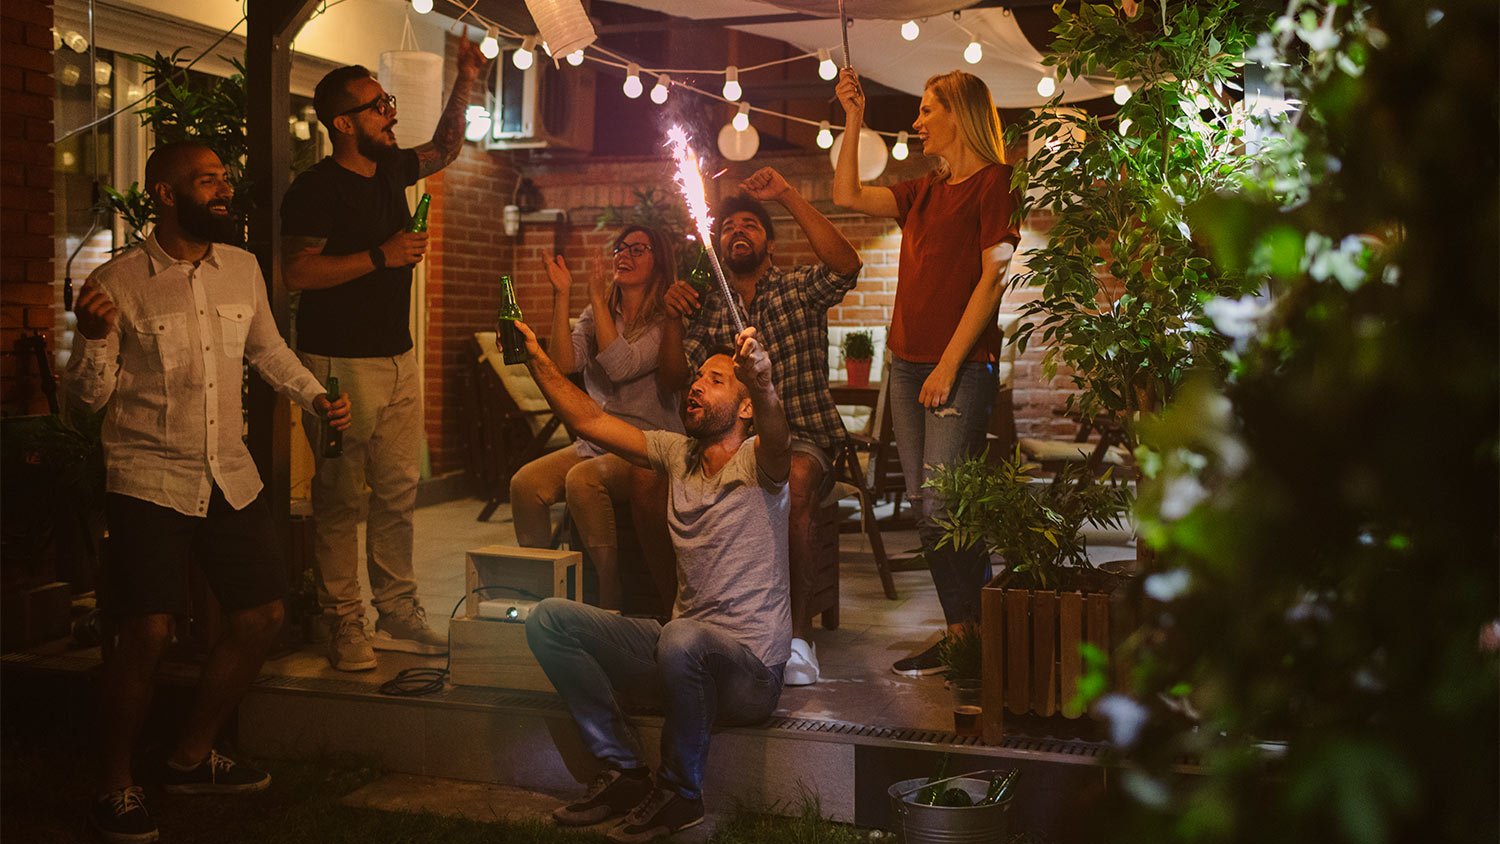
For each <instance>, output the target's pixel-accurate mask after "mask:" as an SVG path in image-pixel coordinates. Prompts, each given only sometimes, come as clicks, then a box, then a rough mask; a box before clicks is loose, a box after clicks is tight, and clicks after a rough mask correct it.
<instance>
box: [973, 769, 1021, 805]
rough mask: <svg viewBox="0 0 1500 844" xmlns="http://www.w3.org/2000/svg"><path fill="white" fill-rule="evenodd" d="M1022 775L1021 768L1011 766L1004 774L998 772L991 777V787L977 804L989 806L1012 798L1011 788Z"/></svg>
mask: <svg viewBox="0 0 1500 844" xmlns="http://www.w3.org/2000/svg"><path fill="white" fill-rule="evenodd" d="M1020 776H1021V770H1020V769H1019V768H1011V769H1010V770H1009V771H1007V772H1005V773H1003V774H996V775H995V776H993V777H991V778H990V787H989V789H988V790H987V791H985V793H984V799H983V800H981V801H979V802H978V803H976V804H975V805H977V806H987V805H989V804H991V803H1000V802H1003V801H1005V800H1007V799H1009V798H1010V792H1011V789H1012V788H1014V787H1015V785H1016V780H1017V779H1019V778H1020Z"/></svg>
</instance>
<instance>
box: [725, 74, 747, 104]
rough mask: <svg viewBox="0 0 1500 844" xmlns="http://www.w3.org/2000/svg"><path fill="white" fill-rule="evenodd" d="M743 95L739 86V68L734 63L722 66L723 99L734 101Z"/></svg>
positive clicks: (742, 90) (743, 90)
mask: <svg viewBox="0 0 1500 844" xmlns="http://www.w3.org/2000/svg"><path fill="white" fill-rule="evenodd" d="M744 95H745V89H743V88H741V87H740V69H739V68H737V67H735V66H734V65H730V66H729V67H726V68H724V99H726V100H728V101H730V102H735V101H737V100H739V98H740V97H743V96H744Z"/></svg>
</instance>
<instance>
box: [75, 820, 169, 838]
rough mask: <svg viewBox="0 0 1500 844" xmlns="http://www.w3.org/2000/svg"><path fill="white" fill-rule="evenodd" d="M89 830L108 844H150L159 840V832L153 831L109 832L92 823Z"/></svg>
mask: <svg viewBox="0 0 1500 844" xmlns="http://www.w3.org/2000/svg"><path fill="white" fill-rule="evenodd" d="M89 828H90V829H92V830H93V831H94V834H95V835H97V836H99V837H100V838H102V839H104V840H105V841H108V842H109V844H151V842H153V841H160V840H161V831H160V830H155V829H153V830H151V831H150V832H110V831H108V830H106V829H104V828H102V827H100V826H99V825H98V824H96V823H93V822H92V821H91V822H90V823H89Z"/></svg>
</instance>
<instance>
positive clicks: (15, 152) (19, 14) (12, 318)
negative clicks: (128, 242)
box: [0, 0, 55, 414]
mask: <svg viewBox="0 0 1500 844" xmlns="http://www.w3.org/2000/svg"><path fill="white" fill-rule="evenodd" d="M51 27H52V3H51V2H50V0H42V2H30V3H6V4H5V6H4V10H3V11H0V408H3V412H5V413H7V414H12V413H37V412H45V411H46V409H47V405H46V400H45V399H44V397H43V396H42V393H41V391H40V390H39V389H38V387H37V385H36V380H35V377H34V373H35V372H36V368H35V364H34V363H32V362H30V361H27V362H26V363H25V364H24V367H25V371H27V372H30V373H32V374H33V375H32V377H30V378H22V377H21V376H20V373H21V372H22V371H23V369H22V366H23V364H22V363H21V360H20V358H19V356H18V354H17V352H16V345H15V344H16V341H17V340H19V339H20V338H21V337H22V336H24V335H26V334H30V333H35V332H46V333H49V334H50V331H51V329H52V321H53V298H54V295H55V293H54V288H53V286H52V91H53V81H52V33H51V31H50V29H51ZM49 346H50V339H49Z"/></svg>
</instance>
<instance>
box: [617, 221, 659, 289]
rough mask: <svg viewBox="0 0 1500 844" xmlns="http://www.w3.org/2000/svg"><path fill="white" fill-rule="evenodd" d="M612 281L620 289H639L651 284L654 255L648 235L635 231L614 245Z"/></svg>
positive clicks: (654, 261)
mask: <svg viewBox="0 0 1500 844" xmlns="http://www.w3.org/2000/svg"><path fill="white" fill-rule="evenodd" d="M615 250H616V251H615V254H614V261H613V263H614V281H615V284H616V285H619V286H620V287H640V286H642V285H645V284H649V283H650V282H651V273H652V272H653V271H654V270H655V269H656V253H655V251H654V245H653V244H652V243H651V237H650V235H648V234H646V233H645V232H643V231H641V230H640V229H636V230H635V231H632V232H630V233H629V234H627V235H625V237H624V238H623V239H621V240H619V241H617V242H616V243H615Z"/></svg>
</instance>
